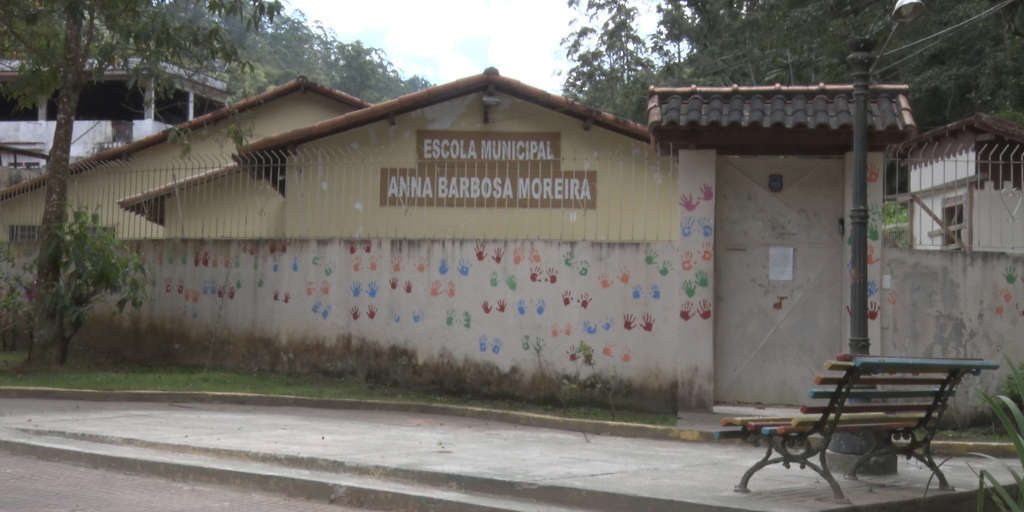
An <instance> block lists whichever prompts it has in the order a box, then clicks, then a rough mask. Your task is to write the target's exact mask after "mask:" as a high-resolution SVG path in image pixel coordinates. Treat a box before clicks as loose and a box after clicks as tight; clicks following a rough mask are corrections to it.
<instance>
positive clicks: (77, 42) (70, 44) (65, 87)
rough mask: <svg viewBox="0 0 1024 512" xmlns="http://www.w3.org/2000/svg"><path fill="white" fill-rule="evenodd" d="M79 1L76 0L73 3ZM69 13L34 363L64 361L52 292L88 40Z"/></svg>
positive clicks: (42, 235) (42, 234) (36, 299)
mask: <svg viewBox="0 0 1024 512" xmlns="http://www.w3.org/2000/svg"><path fill="white" fill-rule="evenodd" d="M69 3H70V4H72V5H74V4H75V2H69ZM66 9H67V11H66V12H65V15H64V60H63V62H62V64H61V71H60V75H61V87H60V90H59V92H58V96H57V126H56V128H55V130H54V133H53V145H52V147H51V149H50V158H49V162H48V165H47V170H46V198H45V206H44V209H43V219H42V224H41V226H40V229H39V258H38V261H37V267H36V283H35V293H34V294H33V298H32V311H33V323H34V326H33V329H34V332H33V339H32V347H31V349H30V350H29V358H28V363H29V365H31V366H37V367H38V366H48V365H54V364H61V363H62V361H61V359H62V352H63V350H62V345H63V344H64V340H65V338H64V325H63V322H61V316H62V315H60V312H59V311H58V309H57V308H55V307H54V306H53V301H51V299H50V298H51V296H52V294H53V291H54V289H55V288H56V285H57V283H58V282H59V280H60V271H61V268H60V261H61V256H62V254H63V251H64V248H63V246H62V243H61V240H60V237H59V235H58V228H59V227H60V225H61V224H62V223H64V221H65V218H66V215H67V195H68V176H70V156H71V137H72V129H73V128H74V120H75V110H77V108H78V96H79V93H80V92H81V88H82V81H83V70H84V67H85V58H86V56H85V55H84V53H85V49H84V48H83V42H82V24H83V16H82V12H81V10H79V9H75V8H74V7H72V6H71V5H69V6H68V7H67V8H66Z"/></svg>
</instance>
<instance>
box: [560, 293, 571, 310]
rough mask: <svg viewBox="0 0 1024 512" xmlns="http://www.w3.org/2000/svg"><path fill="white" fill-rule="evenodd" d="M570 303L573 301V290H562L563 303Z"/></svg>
mask: <svg viewBox="0 0 1024 512" xmlns="http://www.w3.org/2000/svg"><path fill="white" fill-rule="evenodd" d="M570 303H572V292H571V291H569V290H566V291H564V292H562V304H564V305H566V306H568V305H569V304H570Z"/></svg>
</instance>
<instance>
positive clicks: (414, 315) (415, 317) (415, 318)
mask: <svg viewBox="0 0 1024 512" xmlns="http://www.w3.org/2000/svg"><path fill="white" fill-rule="evenodd" d="M420 320H423V311H414V312H413V313H412V321H413V322H414V323H417V324H418V323H420Z"/></svg>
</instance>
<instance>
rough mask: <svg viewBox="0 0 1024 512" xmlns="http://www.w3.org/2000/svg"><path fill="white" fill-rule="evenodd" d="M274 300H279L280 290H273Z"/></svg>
mask: <svg viewBox="0 0 1024 512" xmlns="http://www.w3.org/2000/svg"><path fill="white" fill-rule="evenodd" d="M274 300H281V292H279V291H277V290H274Z"/></svg>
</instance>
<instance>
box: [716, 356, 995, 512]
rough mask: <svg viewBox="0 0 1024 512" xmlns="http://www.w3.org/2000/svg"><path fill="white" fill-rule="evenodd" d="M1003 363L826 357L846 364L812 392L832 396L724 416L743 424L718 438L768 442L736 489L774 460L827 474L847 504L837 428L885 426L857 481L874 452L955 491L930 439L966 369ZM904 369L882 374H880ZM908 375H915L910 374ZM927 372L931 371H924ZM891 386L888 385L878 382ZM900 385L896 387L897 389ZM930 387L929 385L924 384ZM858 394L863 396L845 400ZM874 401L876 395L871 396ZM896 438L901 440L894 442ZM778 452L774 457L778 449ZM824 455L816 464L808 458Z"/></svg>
mask: <svg viewBox="0 0 1024 512" xmlns="http://www.w3.org/2000/svg"><path fill="white" fill-rule="evenodd" d="M997 368H999V365H998V364H997V363H995V362H993V361H984V360H980V359H933V358H920V357H874V356H860V355H850V354H841V355H839V356H838V357H837V358H836V360H834V361H827V362H826V363H825V369H826V370H831V371H842V372H843V374H842V376H840V377H822V376H817V377H815V379H814V382H815V384H818V385H833V386H834V387H833V388H832V389H811V390H810V392H809V393H808V395H809V396H810V398H815V399H827V400H828V404H827V405H824V406H806V405H805V406H803V407H801V408H800V412H801V413H803V414H804V415H805V416H788V417H741V418H725V419H723V420H722V425H723V426H729V425H734V426H739V427H741V430H739V431H724V432H719V433H716V435H715V437H716V438H725V437H734V436H738V437H741V438H743V439H744V440H746V441H748V442H752V443H753V444H755V445H758V444H759V443H760V442H761V441H765V442H766V443H767V444H768V450H767V451H766V452H765V455H764V457H762V458H761V460H759V461H758V462H756V463H755V464H754V465H753V466H751V467H750V469H748V470H747V471H746V473H744V474H743V477H742V478H741V479H740V483H739V484H737V485H736V487H735V489H734V490H735V491H736V492H742V493H747V492H750V489H749V488H747V483H748V482H749V481H750V478H751V477H752V476H754V473H756V472H758V471H760V470H761V469H763V468H765V467H767V466H770V465H773V464H782V465H783V466H784V467H785V468H786V469H789V467H790V464H794V463H795V464H799V466H800V469H803V468H805V467H808V468H811V470H813V471H814V472H815V473H818V474H819V475H821V477H822V478H824V479H825V481H826V482H828V484H829V486H830V487H831V488H832V494H833V496H834V498H835V500H836V501H837V502H839V503H849V500H847V499H846V496H845V495H844V494H843V490H842V488H841V487H840V486H839V482H837V481H836V479H835V478H834V477H833V476H832V472H831V470H829V467H828V462H827V461H826V459H825V453H826V452H827V448H828V445H829V442H830V441H831V439H832V435H833V434H834V433H836V432H870V433H887V434H888V435H887V439H888V441H889V442H882V443H879V442H875V443H874V444H873V445H872V446H871V448H870V449H869V450H868V452H867V453H865V454H863V455H861V456H860V458H858V459H857V461H856V463H854V465H853V468H852V469H851V470H850V472H849V473H848V474H847V475H846V477H847V478H848V479H851V480H856V478H857V471H858V470H859V469H860V468H861V467H862V466H863V464H864V463H865V462H867V461H869V460H870V459H871V458H873V457H877V456H882V455H887V454H896V455H903V456H905V457H907V458H908V459H909V458H910V457H913V458H915V459H917V460H919V461H921V463H922V464H924V465H925V466H926V467H928V468H929V469H930V470H931V471H932V473H933V474H934V475H935V477H936V478H937V479H938V481H939V489H941V490H950V491H951V490H953V488H952V487H951V486H950V485H949V482H947V481H946V476H945V475H943V474H942V470H940V469H939V466H938V465H937V464H935V461H934V459H932V453H931V441H932V438H933V437H934V436H935V432H936V429H937V428H938V422H939V420H940V419H941V418H942V414H943V412H945V409H946V405H947V403H948V401H949V398H950V397H951V396H953V394H954V393H955V391H956V387H957V385H958V384H959V383H960V380H961V379H962V378H963V377H964V376H965V375H967V374H973V375H978V374H979V373H981V370H994V369H997ZM882 374H885V375H899V374H904V375H901V376H881V377H880V376H879V375H882ZM906 374H910V375H906ZM920 374H928V375H930V376H921V375H920ZM878 386H886V387H887V389H879V388H878ZM895 386H899V388H898V389H891V388H893V387H895ZM922 386H927V387H922ZM907 398H917V399H924V400H922V401H918V402H915V403H880V402H879V401H878V400H888V399H907ZM849 399H854V401H859V402H860V403H850V404H848V403H847V401H848V400H849ZM867 400H874V401H873V402H870V403H868V402H866V401H867ZM814 435H818V436H821V438H822V439H821V442H820V443H817V442H814V443H812V442H811V440H810V437H811V436H814ZM893 441H896V442H898V443H899V444H897V443H894V442H893ZM773 452H774V453H776V454H778V456H776V457H774V458H773V457H772V453H773ZM816 455H817V456H818V457H819V463H818V464H815V463H814V462H812V461H811V460H810V459H811V458H812V457H814V456H816Z"/></svg>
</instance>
